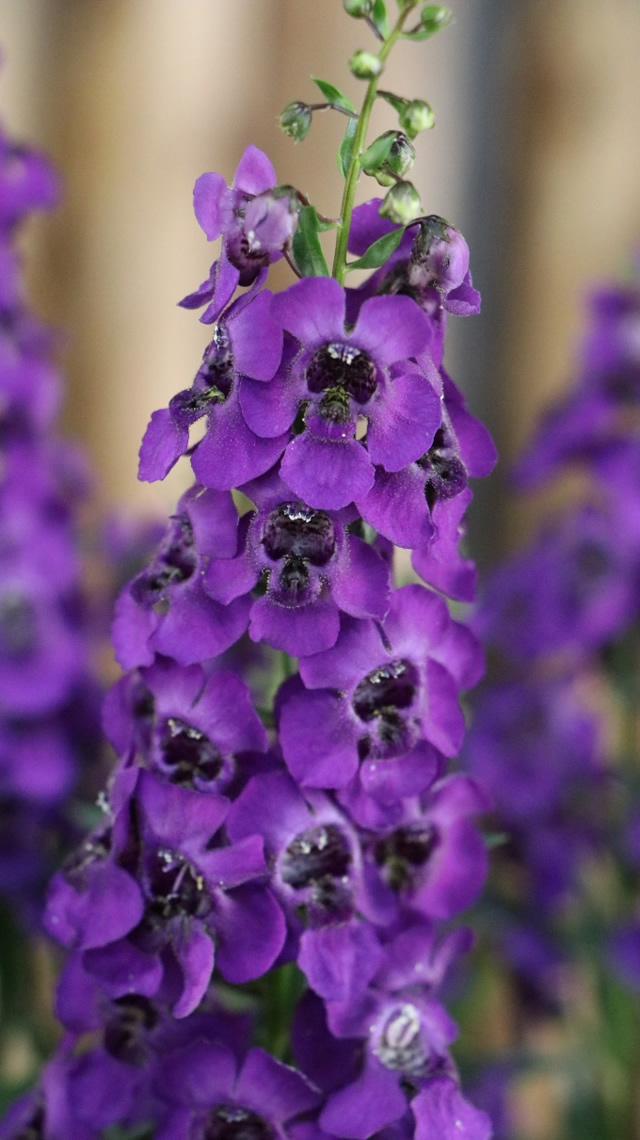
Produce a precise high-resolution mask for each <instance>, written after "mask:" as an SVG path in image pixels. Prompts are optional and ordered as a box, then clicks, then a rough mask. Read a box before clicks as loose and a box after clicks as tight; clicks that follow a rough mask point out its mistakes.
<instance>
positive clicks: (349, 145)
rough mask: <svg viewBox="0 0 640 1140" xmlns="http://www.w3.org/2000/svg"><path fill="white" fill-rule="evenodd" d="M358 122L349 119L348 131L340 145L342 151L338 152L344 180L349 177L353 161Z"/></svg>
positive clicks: (340, 169)
mask: <svg viewBox="0 0 640 1140" xmlns="http://www.w3.org/2000/svg"><path fill="white" fill-rule="evenodd" d="M356 128H357V120H356V119H349V122H348V123H347V129H346V131H345V132H344V135H343V137H342V142H341V143H340V150H339V151H338V170H339V171H340V173H341V175H342V177H343V178H346V177H347V174H348V173H349V167H350V166H351V159H352V158H353V144H354V142H355V138H356Z"/></svg>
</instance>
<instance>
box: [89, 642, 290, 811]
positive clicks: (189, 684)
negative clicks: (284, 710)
mask: <svg viewBox="0 0 640 1140" xmlns="http://www.w3.org/2000/svg"><path fill="white" fill-rule="evenodd" d="M229 709H233V710H234V716H233V718H230V716H229ZM104 722H105V731H106V732H107V734H108V735H109V737H110V739H111V741H112V743H113V745H114V747H115V748H116V751H117V752H118V754H119V755H120V756H121V758H122V759H125V760H128V759H129V758H130V757H132V756H135V761H136V763H138V764H140V765H141V766H145V767H147V768H149V769H151V770H152V771H154V772H155V773H156V774H157V775H159V776H161V777H163V778H164V779H165V780H168V781H169V782H170V783H173V784H179V785H180V786H181V787H184V788H192V789H195V790H196V791H199V792H220V793H221V792H225V791H226V790H227V788H228V787H229V785H230V784H232V783H233V782H234V781H236V780H237V779H238V777H239V776H240V775H241V773H242V770H243V758H242V754H243V753H253V752H264V751H266V748H267V735H266V732H265V730H264V728H263V726H262V723H261V721H260V719H259V717H258V715H257V713H256V712H255V711H254V709H253V706H252V704H251V699H250V696H249V691H248V689H247V687H246V685H245V684H244V683H243V682H242V681H241V680H240V678H239V677H236V676H235V675H234V674H232V673H214V674H212V676H210V677H209V678H206V677H205V674H204V672H203V670H202V669H201V668H200V666H199V665H191V666H187V667H185V666H177V665H176V664H174V662H172V661H168V660H165V659H161V660H159V661H157V662H156V664H155V665H153V666H151V668H148V669H141V670H140V671H139V673H138V674H137V675H136V674H133V675H129V676H128V677H125V678H123V679H122V680H121V681H119V682H118V684H117V685H116V686H115V687H114V689H113V690H112V691H111V693H110V695H109V697H108V698H107V701H106V703H105V710H104ZM249 770H251V769H249Z"/></svg>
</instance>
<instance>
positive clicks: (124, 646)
mask: <svg viewBox="0 0 640 1140" xmlns="http://www.w3.org/2000/svg"><path fill="white" fill-rule="evenodd" d="M158 621H159V619H158V616H157V614H155V613H154V611H153V610H145V609H143V608H142V607H141V606H138V605H136V603H135V602H134V600H133V598H132V597H131V591H130V589H129V587H128V586H125V588H124V590H123V591H122V593H121V594H120V596H119V597H118V598H117V600H116V604H115V607H114V611H113V622H112V625H111V639H112V641H113V649H114V653H115V658H116V661H117V662H118V664H119V665H121V666H122V668H123V669H134V668H135V666H136V665H152V664H153V660H154V653H153V650H152V649H151V648H150V647H149V638H150V637H151V636H152V635H153V633H154V632H155V630H156V628H157V625H158Z"/></svg>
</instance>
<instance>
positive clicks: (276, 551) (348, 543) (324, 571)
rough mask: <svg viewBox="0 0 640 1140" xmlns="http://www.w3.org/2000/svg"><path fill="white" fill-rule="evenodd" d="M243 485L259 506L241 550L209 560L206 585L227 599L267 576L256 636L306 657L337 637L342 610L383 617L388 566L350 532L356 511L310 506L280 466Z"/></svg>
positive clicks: (257, 606) (255, 606) (256, 608)
mask: <svg viewBox="0 0 640 1140" xmlns="http://www.w3.org/2000/svg"><path fill="white" fill-rule="evenodd" d="M242 489H243V491H244V493H245V494H246V495H248V496H249V497H251V498H252V499H253V500H254V502H255V503H256V504H257V507H258V510H257V512H256V513H255V514H254V515H253V516H252V517H251V519H250V521H248V526H247V527H246V531H245V532H244V533H245V538H244V541H243V544H242V546H241V549H240V553H239V554H238V555H237V556H236V558H235V559H233V561H231V562H226V561H224V560H222V559H218V560H216V561H212V562H211V563H210V565H209V568H208V570H207V573H206V575H205V581H204V586H205V590H206V591H207V593H208V594H209V595H210V596H211V597H212V598H215V599H216V600H217V601H220V602H225V603H227V602H229V601H230V600H231V599H232V598H234V597H236V596H241V595H242V594H243V593H246V592H247V590H250V589H251V588H252V587H253V586H255V585H256V583H257V582H258V580H259V577H260V575H261V574H265V575H266V576H267V591H266V594H264V595H263V597H261V598H259V599H258V600H256V601H254V602H253V603H252V606H251V620H250V626H249V633H250V636H251V638H252V639H253V640H254V641H264V642H266V644H267V645H272V646H273V647H274V648H275V649H283V650H284V651H285V652H286V653H289V654H290V655H291V656H294V657H298V656H300V657H303V656H307V655H309V654H311V653H318V652H320V651H321V650H323V649H329V648H330V647H331V646H332V645H334V644H335V642H336V639H337V637H338V632H339V628H340V621H339V614H340V611H341V610H342V611H343V612H344V613H348V614H351V615H352V616H354V617H377V618H383V617H384V615H385V613H386V609H387V605H388V591H389V571H388V568H387V566H386V565H385V563H384V562H383V560H382V558H381V557H380V555H379V554H378V553H377V552H376V551H375V550H374V549H373V548H372V547H371V546H369V545H368V544H367V543H365V542H363V541H362V539H360V538H357V537H355V536H354V535H351V534H348V533H347V531H346V526H347V524H348V523H349V522H350V521H352V519H353V512H351V511H348V510H343V511H340V512H327V511H320V510H312V509H310V508H309V507H307V506H306V504H305V503H304V502H301V501H300V500H299V499H296V497H295V496H294V495H293V494H292V492H291V491H290V490H289V488H288V487H287V486H286V484H285V483H284V482H283V481H282V479H281V478H280V477H279V476H278V474H277V472H276V471H272V472H270V473H269V475H267V476H265V477H264V478H262V479H259V480H256V481H254V482H253V483H250V484H246V485H245V486H244V487H243V488H242Z"/></svg>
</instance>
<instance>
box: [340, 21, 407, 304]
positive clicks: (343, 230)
mask: <svg viewBox="0 0 640 1140" xmlns="http://www.w3.org/2000/svg"><path fill="white" fill-rule="evenodd" d="M409 11H410V9H407V10H406V11H404V12H401V14H400V16H399V17H398V20H397V23H396V24H395V26H394V27H393V29H392V30H391V32H390V33H389V36H388V38H387V39H386V40H385V41H384V43H383V44H382V47H381V48H380V51H379V52H378V59H379V60H380V62H381V63H385V62H386V60H387V57H388V56H389V54H390V52H391V49H392V48H393V46H394V44H395V43H396V41H397V40H398V38H399V36H400V33H401V32H402V25H403V24H404V21H405V20H406V18H407V16H408V15H409ZM382 74H383V70H382V69H381V71H380V75H376V76H375V78H373V79H370V80H369V84H368V86H367V92H366V95H365V97H364V102H363V104H362V110H361V112H360V114H359V116H358V126H357V127H356V136H355V139H354V140H353V154H352V156H351V162H350V164H349V169H348V171H347V176H346V178H345V183H344V193H343V195H342V205H341V207H340V224H339V226H338V236H337V239H336V249H335V254H334V258H333V269H332V271H331V273H332V276H333V277H335V278H336V280H337V281H339V282H340V284H341V285H344V282H345V278H346V276H347V247H348V245H349V230H350V228H351V215H352V213H353V203H354V201H355V196H356V187H357V185H358V178H359V177H360V155H361V154H362V152H363V151H364V149H365V141H366V137H367V131H368V129H369V119H370V118H371V112H372V110H373V104H374V103H375V101H376V95H377V93H378V83H379V82H380V78H381V76H382Z"/></svg>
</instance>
